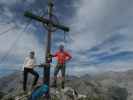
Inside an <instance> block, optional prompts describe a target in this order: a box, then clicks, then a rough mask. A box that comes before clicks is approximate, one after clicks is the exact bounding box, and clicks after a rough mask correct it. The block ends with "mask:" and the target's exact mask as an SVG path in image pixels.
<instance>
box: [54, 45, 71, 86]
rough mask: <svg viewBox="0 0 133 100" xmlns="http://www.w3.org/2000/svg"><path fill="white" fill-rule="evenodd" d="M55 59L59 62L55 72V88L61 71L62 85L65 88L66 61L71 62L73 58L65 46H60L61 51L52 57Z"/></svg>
mask: <svg viewBox="0 0 133 100" xmlns="http://www.w3.org/2000/svg"><path fill="white" fill-rule="evenodd" d="M52 56H53V57H55V58H56V60H57V65H56V67H55V70H54V82H53V86H54V87H56V85H57V84H56V80H57V75H58V73H59V71H60V70H61V74H62V84H61V87H62V88H64V84H65V69H66V68H65V67H66V66H65V64H66V61H69V60H70V59H71V58H72V56H71V55H70V54H69V53H68V52H67V51H65V50H64V46H63V45H60V46H59V50H58V51H57V52H56V53H55V54H54V55H52Z"/></svg>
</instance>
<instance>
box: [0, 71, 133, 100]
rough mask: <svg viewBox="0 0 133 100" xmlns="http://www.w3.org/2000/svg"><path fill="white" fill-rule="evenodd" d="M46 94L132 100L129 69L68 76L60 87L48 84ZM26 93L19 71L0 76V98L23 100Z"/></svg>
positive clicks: (65, 99) (62, 99) (77, 99)
mask: <svg viewBox="0 0 133 100" xmlns="http://www.w3.org/2000/svg"><path fill="white" fill-rule="evenodd" d="M30 78H32V76H31V77H30ZM29 80H30V79H29ZM40 80H41V79H40ZM30 84H31V81H29V82H28V88H29V90H30V88H31V86H30ZM50 94H51V100H133V71H132V70H130V71H127V72H106V73H101V74H98V75H93V76H90V75H84V76H81V77H74V76H68V77H67V78H66V87H65V88H64V89H61V88H60V82H59V83H58V88H56V89H55V88H52V87H51V88H50ZM28 96H29V95H28ZM28 96H26V95H24V94H23V91H22V73H21V72H16V73H13V74H11V75H10V76H6V77H3V78H1V79H0V100H27V97H28ZM20 98H21V99H20ZM44 98H45V97H42V98H39V99H38V100H45V99H44Z"/></svg>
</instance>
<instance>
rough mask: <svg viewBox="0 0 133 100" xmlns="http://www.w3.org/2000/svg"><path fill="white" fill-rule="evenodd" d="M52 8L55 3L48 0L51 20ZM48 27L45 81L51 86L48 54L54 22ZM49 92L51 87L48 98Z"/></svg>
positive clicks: (49, 52)
mask: <svg viewBox="0 0 133 100" xmlns="http://www.w3.org/2000/svg"><path fill="white" fill-rule="evenodd" d="M52 9H53V3H52V1H51V0H49V2H48V17H49V20H51V17H52ZM48 27H49V29H48V34H47V45H46V54H45V63H46V66H45V67H44V76H43V81H44V83H45V84H47V85H48V87H49V86H50V62H49V61H48V56H49V54H51V38H52V32H51V27H52V24H51V23H49V24H48ZM49 92H50V89H49V90H48V94H47V99H49V96H50V95H49Z"/></svg>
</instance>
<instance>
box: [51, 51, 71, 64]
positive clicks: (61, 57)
mask: <svg viewBox="0 0 133 100" xmlns="http://www.w3.org/2000/svg"><path fill="white" fill-rule="evenodd" d="M53 56H54V57H56V59H57V61H58V63H59V64H64V63H65V61H67V60H70V59H71V58H72V57H71V55H70V54H69V53H68V52H66V51H63V52H61V51H57V52H56V53H55V54H54V55H53Z"/></svg>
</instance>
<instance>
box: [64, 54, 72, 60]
mask: <svg viewBox="0 0 133 100" xmlns="http://www.w3.org/2000/svg"><path fill="white" fill-rule="evenodd" d="M65 55H66V58H65V59H66V61H69V60H71V59H72V56H71V55H70V54H69V53H68V52H65Z"/></svg>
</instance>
